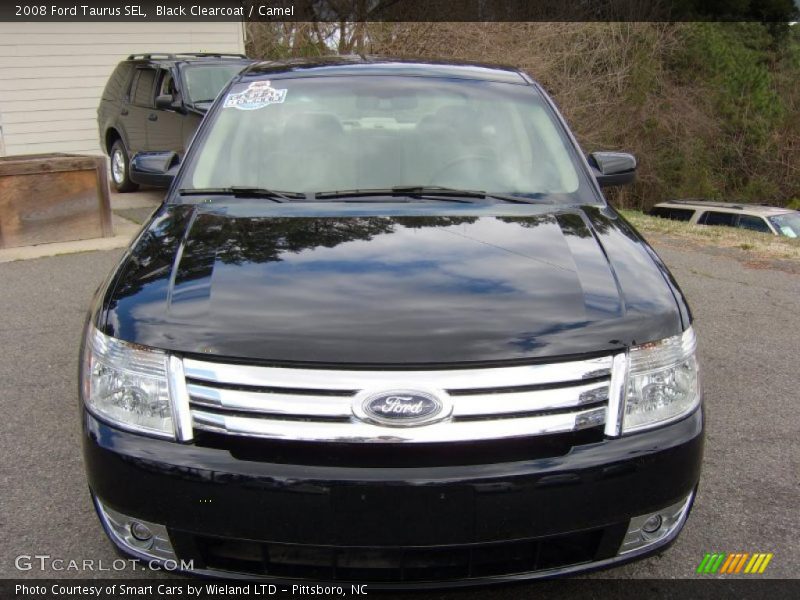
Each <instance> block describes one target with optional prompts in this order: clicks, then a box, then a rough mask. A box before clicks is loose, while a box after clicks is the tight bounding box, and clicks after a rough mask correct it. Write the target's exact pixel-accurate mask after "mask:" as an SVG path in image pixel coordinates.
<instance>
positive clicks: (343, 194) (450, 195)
mask: <svg viewBox="0 0 800 600" xmlns="http://www.w3.org/2000/svg"><path fill="white" fill-rule="evenodd" d="M360 196H429V197H433V198H446V199H447V201H448V202H464V200H459V198H480V199H483V198H489V199H491V200H501V201H503V202H514V203H516V204H552V202H551V201H550V200H545V199H543V198H539V197H537V198H530V197H526V196H513V195H510V194H493V193H490V192H484V191H482V190H459V189H456V188H449V187H443V186H438V185H411V186H395V187H391V188H379V189H356V190H339V191H332V192H318V193H317V194H315V195H314V198H315V199H320V200H323V199H332V198H356V197H360Z"/></svg>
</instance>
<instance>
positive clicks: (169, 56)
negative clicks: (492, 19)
mask: <svg viewBox="0 0 800 600" xmlns="http://www.w3.org/2000/svg"><path fill="white" fill-rule="evenodd" d="M183 56H191V57H193V58H203V57H206V56H208V57H214V58H224V57H231V58H247V56H246V55H244V54H238V53H234V52H177V53H173V52H148V53H146V54H130V55H128V60H137V59H142V60H151V59H154V58H155V59H162V60H177V59H179V58H181V57H183Z"/></svg>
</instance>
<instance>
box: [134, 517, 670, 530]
mask: <svg viewBox="0 0 800 600" xmlns="http://www.w3.org/2000/svg"><path fill="white" fill-rule="evenodd" d="M662 522H663V519H662V518H661V515H653V516H652V517H650V518H649V519H647V521H645V522H644V525H642V531H644V532H645V533H655V532H656V531H658V530H659V529H661V523H662ZM133 535H136V534H135V533H134V534H133Z"/></svg>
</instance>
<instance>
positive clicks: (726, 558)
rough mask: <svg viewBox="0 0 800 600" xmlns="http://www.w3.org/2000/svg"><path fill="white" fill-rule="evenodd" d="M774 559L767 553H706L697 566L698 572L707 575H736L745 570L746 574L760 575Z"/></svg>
mask: <svg viewBox="0 0 800 600" xmlns="http://www.w3.org/2000/svg"><path fill="white" fill-rule="evenodd" d="M772 557H773V554H772V553H766V552H757V553H755V554H750V553H749V552H734V553H731V554H728V553H726V552H713V553H711V552H706V554H705V556H703V560H702V561H700V564H699V565H698V566H697V572H698V573H705V574H714V573H719V574H735V573H741V572H742V569H743V568H744V572H745V573H748V574H752V575H754V574H757V573H759V574H760V573H763V572H764V571H765V570H766V568H767V565H768V564H769V562H770V561H771V560H772ZM748 559H749V560H748Z"/></svg>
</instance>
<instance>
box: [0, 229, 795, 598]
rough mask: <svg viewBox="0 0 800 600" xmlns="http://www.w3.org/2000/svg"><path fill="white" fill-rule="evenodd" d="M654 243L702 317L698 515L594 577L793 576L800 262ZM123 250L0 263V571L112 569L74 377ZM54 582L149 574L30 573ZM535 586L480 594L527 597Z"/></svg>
mask: <svg viewBox="0 0 800 600" xmlns="http://www.w3.org/2000/svg"><path fill="white" fill-rule="evenodd" d="M655 247H656V249H657V250H658V251H659V252H660V254H661V255H662V257H663V258H664V259H665V260H666V262H667V263H668V265H669V266H670V268H671V269H672V272H673V274H674V275H675V276H676V278H677V279H678V280H679V282H680V284H681V286H682V287H683V289H684V291H685V292H686V294H687V296H688V298H689V300H690V303H691V305H692V307H693V309H694V312H695V316H696V327H697V330H698V333H699V338H700V357H701V361H702V363H701V364H702V367H703V369H704V379H705V389H706V400H707V407H708V418H709V424H708V438H707V445H706V458H705V468H704V473H703V478H702V480H701V486H700V492H699V496H698V498H697V503H696V505H695V510H694V512H693V514H692V516H691V518H690V520H689V523H688V525H687V527H686V529H685V531H684V533H683V535H682V536H681V538H680V539H679V541H678V542H677V544H676V545H675V546H673V548H672V549H671V550H670V551H669V552H667V553H666V554H665V555H663V556H662V557H657V558H652V559H648V560H646V561H643V562H639V563H635V564H632V565H628V566H624V567H620V568H617V569H614V570H611V571H605V572H603V573H601V574H598V575H593V576H600V577H611V578H628V577H636V578H691V577H693V576H694V570H695V568H696V566H697V564H698V563H699V561H700V560H701V558H702V557H703V554H704V553H705V552H710V551H723V552H740V551H743V552H773V553H774V555H775V557H774V558H773V560H772V562H771V564H770V566H769V568H768V570H767V572H766V573H765V576H770V577H784V578H792V577H797V571H796V566H797V565H798V564H800V541H798V540H799V539H800V530H799V528H800V525H798V524H799V523H800V521H798V519H797V504H798V498H800V488H799V487H798V485H799V484H798V479H799V478H798V473H800V444H798V443H797V435H798V430H800V427H798V425H800V418H798V386H799V383H800V377H799V376H798V366H797V365H798V349H800V344H798V339H800V338H799V337H798V336H800V327H798V324H800V272H798V270H797V265H794V266H792V265H780V264H773V263H750V264H745V262H746V261H744V260H742V257H741V256H737V255H736V254H735V253H732V252H727V253H721V252H719V251H710V250H698V249H696V248H695V249H693V248H687V247H685V246H684V245H679V244H677V243H673V242H670V241H669V240H655ZM119 253H120V252H119V251H117V250H115V251H103V252H88V253H83V254H72V255H65V256H57V257H53V258H43V259H37V260H30V261H24V262H13V263H6V264H0V307H2V319H0V348H2V352H0V381H1V382H2V395H1V396H0V403H1V404H0V407H1V408H2V415H3V417H2V419H0V452H1V453H2V456H3V457H4V458H3V461H2V462H1V463H0V489H2V490H3V491H2V503H0V577H15V576H19V575H21V573H20V572H18V571H17V570H16V569H15V566H14V564H15V557H16V556H18V555H21V554H49V555H51V556H53V557H61V558H65V559H67V560H69V559H76V560H83V559H94V560H98V559H102V560H104V561H106V562H108V563H110V562H111V561H112V560H114V558H115V557H116V555H115V554H114V552H113V551H112V549H111V546H110V544H109V542H108V541H107V540H106V539H105V537H104V535H103V534H102V532H101V529H100V526H99V524H98V522H97V520H96V518H95V516H94V514H93V511H92V508H91V506H90V502H89V495H88V493H87V488H86V483H85V479H84V475H83V469H82V464H81V454H80V438H79V424H78V418H77V415H78V412H77V410H78V405H77V398H76V370H77V358H78V356H77V355H78V339H79V336H80V333H81V328H82V324H83V320H84V316H85V313H86V309H87V306H88V303H89V300H90V297H91V295H92V293H93V291H94V290H95V288H96V287H97V286H98V285H99V284H100V282H101V280H102V279H103V277H104V276H105V274H106V273H107V272H108V271H109V270H110V269H111V268H112V267H113V265H114V264H115V261H116V260H117V259H118V256H119ZM54 575H56V576H59V577H87V576H92V575H94V576H98V577H100V576H103V577H107V576H127V577H132V576H137V575H139V576H149V574H146V573H138V574H137V573H134V572H131V571H126V572H121V573H113V572H112V573H94V574H92V573H81V572H75V571H62V572H59V573H53V572H38V571H30V572H27V573H24V576H26V577H29V576H31V577H32V576H36V577H48V576H50V577H52V576H54ZM527 587H528V586H513V587H501V588H496V589H493V590H491V591H483V592H480V597H482V598H483V597H497V598H510V597H524V596H529V595H531V593H533V591H532V590H529V589H528V590H527V591H526V589H527ZM475 593H476V594H477V592H475ZM471 595H472V593H468V594H466V596H471ZM441 596H442V594H436V597H441ZM466 596H465V595H464V594H461V595H460V597H466Z"/></svg>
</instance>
